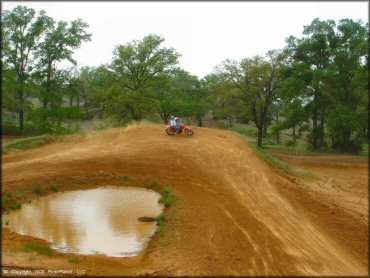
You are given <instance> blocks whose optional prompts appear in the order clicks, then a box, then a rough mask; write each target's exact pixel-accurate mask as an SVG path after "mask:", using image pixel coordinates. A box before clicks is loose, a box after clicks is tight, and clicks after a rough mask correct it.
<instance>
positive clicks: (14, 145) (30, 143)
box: [2, 135, 57, 154]
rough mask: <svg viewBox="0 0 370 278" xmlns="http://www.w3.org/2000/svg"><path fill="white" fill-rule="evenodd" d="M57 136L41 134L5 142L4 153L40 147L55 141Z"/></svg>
mask: <svg viewBox="0 0 370 278" xmlns="http://www.w3.org/2000/svg"><path fill="white" fill-rule="evenodd" d="M56 138H57V136H53V135H41V136H34V137H25V138H21V139H17V140H14V141H12V142H9V143H6V144H3V146H2V153H3V154H6V153H8V152H9V151H10V150H12V149H20V150H27V149H31V148H35V147H39V146H42V145H45V144H48V143H50V142H53V141H55V140H56Z"/></svg>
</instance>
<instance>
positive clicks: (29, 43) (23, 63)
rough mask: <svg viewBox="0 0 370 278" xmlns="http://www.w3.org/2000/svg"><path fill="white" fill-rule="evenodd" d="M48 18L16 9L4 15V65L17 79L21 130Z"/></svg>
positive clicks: (40, 14)
mask: <svg viewBox="0 0 370 278" xmlns="http://www.w3.org/2000/svg"><path fill="white" fill-rule="evenodd" d="M48 20H49V17H47V16H46V15H45V12H44V11H41V12H40V13H39V14H38V16H37V17H36V12H35V10H33V9H30V8H27V7H25V6H17V7H16V8H14V9H13V10H11V11H4V12H3V14H2V39H3V40H2V44H3V52H2V53H3V56H4V63H7V64H9V65H10V66H11V68H12V70H13V71H14V72H15V73H16V76H17V83H18V85H17V95H16V102H17V109H16V110H17V112H18V113H19V127H20V129H21V130H22V129H23V127H24V108H25V86H26V85H27V80H28V79H29V77H30V74H31V72H32V70H33V68H34V59H33V57H32V54H33V52H34V51H35V50H36V49H38V48H39V41H40V39H41V37H42V35H43V32H44V31H45V28H46V27H47V24H48Z"/></svg>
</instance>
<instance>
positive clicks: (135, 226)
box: [3, 187, 162, 257]
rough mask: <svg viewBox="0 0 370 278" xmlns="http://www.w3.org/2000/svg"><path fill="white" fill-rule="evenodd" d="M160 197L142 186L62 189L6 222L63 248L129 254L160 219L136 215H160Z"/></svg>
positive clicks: (140, 245) (141, 245)
mask: <svg viewBox="0 0 370 278" xmlns="http://www.w3.org/2000/svg"><path fill="white" fill-rule="evenodd" d="M159 198H160V195H159V194H158V193H156V192H154V191H151V190H146V189H141V188H117V187H103V188H98V189H90V190H79V191H68V192H61V193H56V194H53V195H50V196H46V197H42V198H40V199H38V200H35V201H33V202H32V203H31V204H26V205H23V206H22V208H21V209H20V210H18V211H15V212H11V213H10V214H8V215H5V216H3V222H6V221H9V222H8V225H7V227H9V228H10V230H12V231H14V232H17V233H20V234H22V235H31V236H34V237H37V238H41V239H44V240H46V241H49V242H51V243H52V248H54V249H57V250H58V251H60V252H68V253H78V254H84V255H88V254H105V255H107V256H114V257H129V256H135V255H138V253H139V252H140V251H142V250H143V249H144V248H145V245H146V243H147V242H148V241H149V239H150V237H151V236H152V235H153V233H154V232H155V227H156V222H150V223H145V222H140V221H138V220H137V218H138V217H140V216H150V217H156V216H158V215H159V214H160V213H161V212H162V206H161V205H159V204H158V199H159ZM4 224H5V223H3V225H4ZM4 226H5V225H4Z"/></svg>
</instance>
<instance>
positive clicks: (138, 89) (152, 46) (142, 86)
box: [109, 34, 179, 120]
mask: <svg viewBox="0 0 370 278" xmlns="http://www.w3.org/2000/svg"><path fill="white" fill-rule="evenodd" d="M163 42H164V39H163V38H162V37H160V36H157V35H153V34H151V35H148V36H146V37H144V38H143V39H142V40H140V41H136V40H135V41H133V42H130V43H127V44H124V45H119V46H117V47H116V48H115V50H114V52H113V62H112V64H111V65H110V69H111V70H112V72H113V73H114V76H115V85H114V86H113V87H112V88H111V90H110V92H111V96H112V98H113V99H112V102H111V103H110V104H109V107H110V108H112V109H110V111H111V112H113V114H114V113H121V114H122V117H119V118H121V119H123V118H128V116H129V118H132V119H134V120H140V119H141V118H142V117H143V116H144V115H145V114H146V113H149V112H151V111H152V110H153V109H150V108H151V98H152V94H151V93H152V90H150V89H153V87H155V86H156V85H157V84H158V82H159V81H160V80H161V78H162V77H163V75H165V74H171V73H172V72H173V71H174V70H175V69H176V65H177V64H178V57H179V54H178V53H177V52H176V51H175V50H174V49H173V48H166V47H163V46H162V43H163ZM124 115H125V116H124Z"/></svg>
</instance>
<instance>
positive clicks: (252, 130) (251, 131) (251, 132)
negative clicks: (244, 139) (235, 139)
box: [229, 127, 258, 138]
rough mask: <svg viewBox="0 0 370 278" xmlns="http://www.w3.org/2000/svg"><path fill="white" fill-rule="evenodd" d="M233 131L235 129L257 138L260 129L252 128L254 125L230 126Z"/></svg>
mask: <svg viewBox="0 0 370 278" xmlns="http://www.w3.org/2000/svg"><path fill="white" fill-rule="evenodd" d="M229 130H231V131H235V132H237V133H239V134H242V135H245V136H248V137H251V138H257V136H258V129H257V128H252V127H245V128H242V127H234V128H229Z"/></svg>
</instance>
